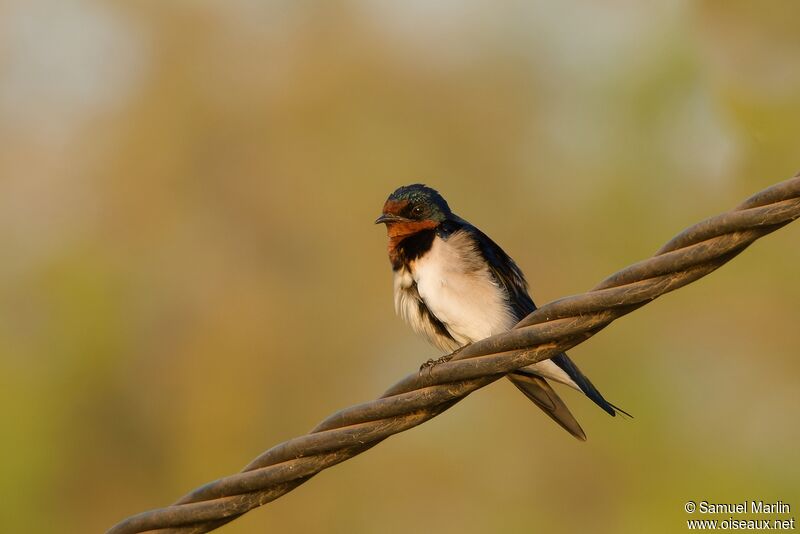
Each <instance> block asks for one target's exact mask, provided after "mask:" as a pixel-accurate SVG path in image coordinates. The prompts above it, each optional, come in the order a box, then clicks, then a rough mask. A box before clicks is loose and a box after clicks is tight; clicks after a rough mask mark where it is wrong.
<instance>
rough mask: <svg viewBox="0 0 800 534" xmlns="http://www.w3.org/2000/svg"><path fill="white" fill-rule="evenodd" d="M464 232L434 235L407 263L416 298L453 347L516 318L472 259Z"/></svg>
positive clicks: (495, 331)
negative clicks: (422, 251)
mask: <svg viewBox="0 0 800 534" xmlns="http://www.w3.org/2000/svg"><path fill="white" fill-rule="evenodd" d="M476 257H478V254H477V252H476V251H475V250H474V244H473V243H472V241H470V240H469V239H468V236H466V235H463V237H462V236H461V235H459V234H454V235H453V236H451V237H450V238H449V239H448V240H447V241H445V240H443V239H441V238H439V237H437V238H436V239H434V241H433V244H432V245H431V249H430V250H429V251H428V252H427V253H426V254H425V255H424V256H422V257H420V258H418V259H417V260H415V261H414V262H413V264H412V269H411V274H412V276H413V279H414V281H415V282H416V285H417V290H418V292H419V295H420V298H421V299H422V301H423V302H424V303H425V305H426V306H427V307H428V309H429V310H430V312H431V313H432V314H433V315H434V316H435V317H436V318H437V319H438V320H439V321H440V322H441V323H442V324H443V325H444V326H445V327H446V329H447V331H448V332H449V334H450V335H451V336H452V338H453V339H455V340H456V342H458V344H459V346H461V345H465V344H467V343H470V342H473V341H478V340H479V339H483V338H485V337H489V336H491V335H494V334H498V333H500V332H505V331H506V330H508V329H509V328H511V327H512V326H513V325H514V324H515V323H516V320H515V318H514V316H513V314H512V312H511V310H510V308H509V306H508V304H507V295H506V293H505V290H504V289H503V288H501V287H500V286H499V285H498V284H497V283H496V282H495V281H494V279H493V278H492V276H491V273H490V272H489V270H488V267H487V266H486V265H485V264H483V263H482V262H478V261H476V260H475V258H476Z"/></svg>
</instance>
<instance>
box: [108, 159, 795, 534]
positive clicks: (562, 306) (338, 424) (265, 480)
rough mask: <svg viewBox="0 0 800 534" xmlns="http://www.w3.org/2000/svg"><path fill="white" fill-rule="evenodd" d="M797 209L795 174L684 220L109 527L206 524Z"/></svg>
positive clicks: (617, 313) (543, 352)
mask: <svg viewBox="0 0 800 534" xmlns="http://www.w3.org/2000/svg"><path fill="white" fill-rule="evenodd" d="M797 218H800V174H798V175H796V176H795V177H794V178H792V179H790V180H786V181H784V182H781V183H778V184H775V185H773V186H771V187H769V188H767V189H765V190H763V191H761V192H759V193H757V194H755V195H753V196H752V197H750V198H749V199H748V200H746V201H745V202H743V203H742V204H740V205H739V206H737V207H736V208H734V209H733V210H731V211H729V212H726V213H722V214H720V215H717V216H715V217H711V218H709V219H706V220H705V221H702V222H700V223H698V224H695V225H694V226H692V227H690V228H688V229H686V230H684V231H683V232H681V233H680V234H678V235H677V236H676V237H674V238H673V239H672V240H671V241H669V242H668V243H667V244H666V245H664V246H663V247H662V248H661V249H660V250H658V252H656V254H655V255H654V256H653V257H651V258H649V259H646V260H643V261H640V262H638V263H635V264H633V265H631V266H629V267H627V268H625V269H622V270H621V271H618V272H616V273H615V274H613V275H611V276H609V277H608V278H606V279H605V280H603V281H602V282H601V283H600V284H599V285H597V286H596V287H595V288H593V289H592V290H590V291H588V292H586V293H582V294H579V295H574V296H570V297H566V298H562V299H560V300H556V301H553V302H551V303H549V304H546V305H544V306H542V307H541V308H539V309H537V310H536V311H534V312H533V313H531V314H530V315H528V316H527V317H525V318H524V319H523V320H522V321H520V322H519V323H518V324H517V325H516V326H515V327H514V328H513V329H512V330H510V331H508V332H505V333H502V334H498V335H495V336H492V337H489V338H486V339H484V340H481V341H478V342H476V343H473V344H471V345H468V346H466V347H464V348H463V349H461V350H459V351H456V352H455V353H454V355H453V357H452V359H451V360H450V361H448V362H445V363H441V364H438V365H436V366H434V367H432V368H429V369H426V370H424V371H423V372H418V373H413V374H410V375H408V376H406V377H405V378H404V379H402V380H401V381H399V382H398V383H396V384H395V385H394V386H392V387H391V388H390V389H389V390H388V391H387V392H386V393H384V395H383V396H381V397H380V398H378V399H376V400H373V401H370V402H366V403H364V404H359V405H356V406H352V407H349V408H346V409H344V410H341V411H339V412H336V413H335V414H333V415H331V416H330V417H328V418H327V419H325V420H324V421H322V422H321V423H320V424H319V425H317V427H316V428H314V429H313V430H312V431H311V432H309V433H308V434H306V435H304V436H300V437H297V438H294V439H291V440H289V441H285V442H283V443H281V444H279V445H276V446H275V447H272V448H271V449H269V450H268V451H266V452H264V453H263V454H261V455H260V456H258V457H257V458H255V459H254V460H253V461H252V462H250V464H248V465H247V466H246V467H245V468H244V469H243V470H242V471H241V472H240V473H237V474H234V475H231V476H228V477H224V478H221V479H219V480H216V481H214V482H210V483H208V484H206V485H204V486H201V487H199V488H197V489H195V490H194V491H192V492H191V493H189V494H187V495H186V496H184V497H183V498H181V499H180V500H179V501H178V502H176V503H175V504H173V505H171V506H167V507H165V508H160V509H156V510H151V511H147V512H143V513H140V514H137V515H134V516H131V517H129V518H127V519H125V520H123V521H122V522H120V523H118V524H117V525H115V526H114V527H112V528H111V529H110V530H109V531H108V533H109V534H130V533H137V532H146V531H152V530H159V531H161V532H170V533H181V534H189V533H192V534H195V533H202V532H208V531H211V530H214V529H216V528H219V527H220V526H222V525H224V524H225V523H228V522H229V521H232V520H233V519H236V518H237V517H239V516H240V515H242V514H244V513H246V512H248V511H250V510H252V509H253V508H256V507H258V506H261V505H263V504H266V503H268V502H270V501H273V500H275V499H277V498H278V497H280V496H282V495H284V494H286V493H288V492H289V491H291V490H293V489H294V488H296V487H297V486H299V485H300V484H302V483H303V482H305V481H307V480H308V479H310V478H311V477H312V476H314V475H315V474H317V473H319V472H320V471H322V470H323V469H326V468H328V467H331V466H333V465H336V464H338V463H340V462H343V461H345V460H347V459H349V458H352V457H353V456H355V455H357V454H360V453H362V452H364V451H366V450H367V449H369V448H371V447H373V446H375V445H377V444H378V443H380V442H381V441H382V440H384V439H386V438H388V437H389V436H391V435H393V434H397V433H398V432H402V431H404V430H408V429H410V428H413V427H415V426H417V425H419V424H421V423H424V422H425V421H427V420H428V419H431V418H433V417H435V416H437V415H439V414H440V413H442V412H443V411H445V410H447V409H448V408H450V407H451V406H453V405H454V404H456V403H457V402H458V401H460V400H461V399H463V398H464V397H466V396H467V395H469V394H470V393H472V392H473V391H475V390H477V389H480V388H482V387H484V386H486V385H488V384H490V383H492V382H494V381H495V380H498V379H500V378H502V377H503V376H505V375H506V374H507V373H509V372H511V371H514V370H515V369H519V368H521V367H525V366H528V365H530V364H532V363H535V362H538V361H541V360H543V359H546V358H550V357H552V356H555V355H556V354H558V353H560V352H562V351H565V350H568V349H570V348H572V347H574V346H575V345H578V344H579V343H582V342H583V341H585V340H587V339H588V338H590V337H591V336H593V335H594V334H595V333H597V332H599V331H600V330H601V329H603V328H605V327H606V326H608V325H609V324H610V323H611V322H612V321H614V320H615V319H617V318H619V317H621V316H623V315H625V314H627V313H630V312H631V311H633V310H635V309H636V308H639V307H641V306H644V305H645V304H647V303H648V302H650V301H652V300H654V299H655V298H657V297H659V296H661V295H663V294H665V293H667V292H669V291H673V290H675V289H678V288H680V287H683V286H685V285H687V284H689V283H691V282H693V281H695V280H697V279H699V278H701V277H703V276H705V275H707V274H709V273H711V272H712V271H714V270H715V269H717V268H718V267H720V266H721V265H723V264H724V263H726V262H728V261H729V260H731V259H732V258H733V257H735V256H736V255H737V254H739V253H740V252H742V251H743V250H744V249H745V248H747V247H748V246H749V245H750V244H751V243H753V242H754V241H755V240H756V239H758V238H760V237H762V236H764V235H766V234H769V233H771V232H774V231H775V230H777V229H779V228H781V227H783V226H785V225H786V224H788V223H790V222H792V221H793V220H795V219H797Z"/></svg>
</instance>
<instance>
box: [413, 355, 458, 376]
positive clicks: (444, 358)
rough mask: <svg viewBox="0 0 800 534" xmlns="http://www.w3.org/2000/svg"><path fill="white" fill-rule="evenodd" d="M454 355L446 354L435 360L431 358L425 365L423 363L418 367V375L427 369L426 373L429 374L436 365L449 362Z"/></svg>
mask: <svg viewBox="0 0 800 534" xmlns="http://www.w3.org/2000/svg"><path fill="white" fill-rule="evenodd" d="M454 355H455V353H454V354H448V355H446V356H442V357H441V358H436V359H435V360H434V359H433V358H431V359H430V360H428V361H427V362H425V363H423V364H422V365H420V366H419V372H420V374H422V371H423V370H424V369H428V372H429V373H430V372H431V370H432V369H433V368H434V367H436V366H437V365H439V364H440V363H446V362H449V361H450V360H452V359H453V356H454Z"/></svg>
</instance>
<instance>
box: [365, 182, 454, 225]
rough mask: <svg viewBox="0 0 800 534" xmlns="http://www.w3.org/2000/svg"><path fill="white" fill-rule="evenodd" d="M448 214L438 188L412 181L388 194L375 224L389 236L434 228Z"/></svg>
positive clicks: (448, 210) (448, 208)
mask: <svg viewBox="0 0 800 534" xmlns="http://www.w3.org/2000/svg"><path fill="white" fill-rule="evenodd" d="M450 215H452V212H451V211H450V207H449V206H448V205H447V202H446V201H445V199H444V198H442V195H440V194H439V192H438V191H436V190H435V189H433V188H430V187H428V186H426V185H423V184H412V185H404V186H403V187H400V188H398V189H397V190H395V192H394V193H392V194H391V195H389V198H388V199H386V203H385V204H384V205H383V212H382V213H381V215H380V217H378V218H377V219H376V220H375V224H380V223H383V224H385V225H386V229H387V231H388V232H389V236H391V237H394V236H400V235H410V234H414V233H416V232H419V231H421V230H426V229H430V228H436V227H437V226H439V225H440V224H441V223H442V222H444V221H445V220H446V219H447V217H449V216H450Z"/></svg>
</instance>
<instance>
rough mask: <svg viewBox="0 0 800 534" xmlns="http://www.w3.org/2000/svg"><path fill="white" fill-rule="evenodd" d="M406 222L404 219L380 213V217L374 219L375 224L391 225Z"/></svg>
mask: <svg viewBox="0 0 800 534" xmlns="http://www.w3.org/2000/svg"><path fill="white" fill-rule="evenodd" d="M405 220H407V219H406V218H405V217H399V216H397V215H393V214H391V213H381V216H380V217H378V218H377V219H375V224H381V223H387V224H388V223H393V222H400V221H405Z"/></svg>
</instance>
